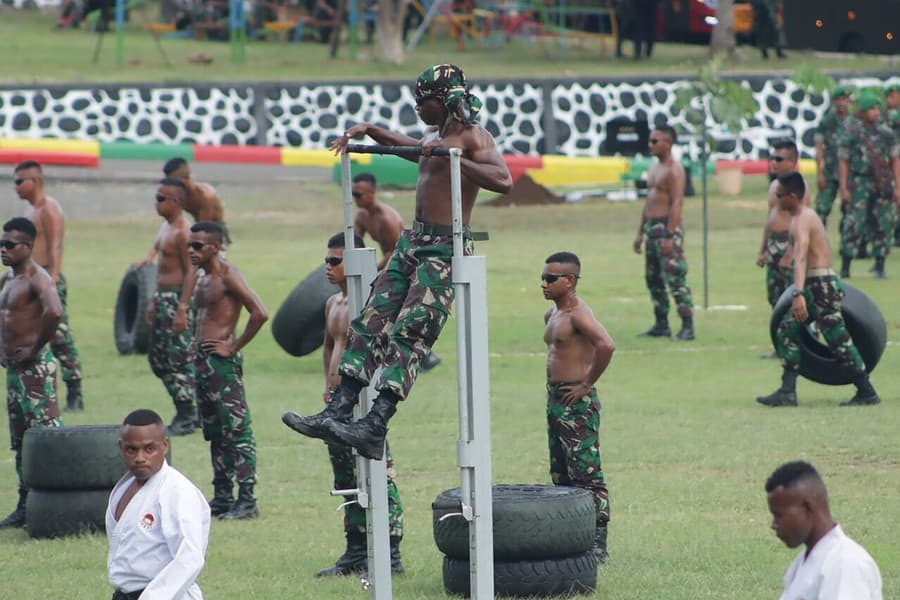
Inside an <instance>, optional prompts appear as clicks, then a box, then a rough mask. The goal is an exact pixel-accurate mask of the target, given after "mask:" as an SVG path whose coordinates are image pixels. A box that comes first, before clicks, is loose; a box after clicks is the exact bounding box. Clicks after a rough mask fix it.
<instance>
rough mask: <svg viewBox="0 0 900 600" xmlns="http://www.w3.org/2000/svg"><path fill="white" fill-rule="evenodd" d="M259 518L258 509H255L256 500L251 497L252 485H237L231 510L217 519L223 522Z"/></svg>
mask: <svg viewBox="0 0 900 600" xmlns="http://www.w3.org/2000/svg"><path fill="white" fill-rule="evenodd" d="M258 516H259V509H258V508H257V507H256V498H255V497H254V496H253V484H252V483H251V484H244V483H242V484H239V486H238V497H237V502H235V503H234V504H233V505H232V506H231V510H229V511H228V512H227V513H225V514H223V515H220V516H219V519H222V520H223V521H232V520H238V519H255V518H256V517H258Z"/></svg>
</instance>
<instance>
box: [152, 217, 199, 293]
mask: <svg viewBox="0 0 900 600" xmlns="http://www.w3.org/2000/svg"><path fill="white" fill-rule="evenodd" d="M189 235H190V226H189V225H188V223H187V220H186V219H184V218H183V217H181V216H179V217H178V218H177V219H175V220H174V221H172V222H171V223H168V222H166V223H163V224H162V226H161V227H160V228H159V233H157V235H156V249H157V251H158V252H159V254H158V256H157V264H156V282H157V284H158V285H166V286H173V285H174V286H180V285H181V284H182V283H183V282H184V278H185V276H186V275H187V274H188V271H189V269H190V264H191V263H190V260H189V258H188V251H187V240H188V236H189Z"/></svg>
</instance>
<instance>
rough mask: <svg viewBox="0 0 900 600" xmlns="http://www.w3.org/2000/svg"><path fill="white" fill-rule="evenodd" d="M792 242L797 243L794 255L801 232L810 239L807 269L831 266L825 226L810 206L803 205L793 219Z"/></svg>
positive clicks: (795, 251) (796, 251)
mask: <svg viewBox="0 0 900 600" xmlns="http://www.w3.org/2000/svg"><path fill="white" fill-rule="evenodd" d="M790 231H791V243H792V244H795V250H794V256H795V260H796V256H797V254H798V250H797V248H796V242H797V240H798V238H799V237H800V233H801V232H802V233H805V237H806V238H807V239H808V240H809V242H808V246H807V249H806V270H807V271H809V269H816V268H827V267H831V248H830V247H829V246H828V237H827V235H826V233H825V226H824V225H822V220H821V219H820V218H819V216H818V215H817V214H816V212H815V211H814V210H813V209H811V208H809V207H808V206H801V207H800V210H799V213H798V214H797V215H795V216H794V218H793V219H791V229H790Z"/></svg>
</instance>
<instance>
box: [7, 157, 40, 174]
mask: <svg viewBox="0 0 900 600" xmlns="http://www.w3.org/2000/svg"><path fill="white" fill-rule="evenodd" d="M26 169H37V172H38V173H40V174H42V175H43V174H44V170H43V169H42V168H41V163H39V162H38V161H36V160H26V161H23V162H20V163H19V164H17V165H16V168H15V170H14V171H13V172H14V173H18V172H19V171H24V170H26Z"/></svg>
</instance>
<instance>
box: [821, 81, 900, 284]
mask: <svg viewBox="0 0 900 600" xmlns="http://www.w3.org/2000/svg"><path fill="white" fill-rule="evenodd" d="M854 102H855V107H854V110H853V111H851V103H854ZM883 103H884V104H886V107H884V110H883ZM815 144H816V172H817V179H818V181H817V183H818V190H819V193H818V196H817V197H816V212H817V213H818V215H819V217H820V218H821V219H822V222H823V223H825V224H826V225H827V222H828V217H829V215H830V213H831V209H832V206H833V204H834V202H835V199H839V200H840V207H841V221H840V234H841V242H840V254H841V277H842V278H845V279H846V278H848V277H850V265H851V263H852V261H853V259H854V258H867V257H868V256H869V253H868V250H867V246H868V245H869V244H871V247H872V249H871V256H872V257H874V259H875V264H874V266H873V267H872V272H873V273H874V274H875V277H877V278H879V279H882V278H884V277H885V271H884V261H885V258H886V257H887V255H888V253H889V252H890V247H891V244H892V243H893V245H898V246H900V227H898V223H897V205H900V186H898V185H894V181H895V180H900V174H898V173H896V170H898V166H897V165H898V160H897V153H898V148H900V84H898V83H894V84H891V85H889V86H887V88H886V89H885V90H884V98H882V97H881V94H879V93H877V92H873V91H863V92H860V93H858V94H856V93H855V92H854V90H853V89H852V88H850V87H849V86H838V87H836V88H835V89H834V90H833V91H832V92H831V106H830V107H829V108H828V109H827V110H826V111H825V114H824V115H823V116H822V120H821V121H820V122H819V125H818V127H817V129H816V135H815Z"/></svg>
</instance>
